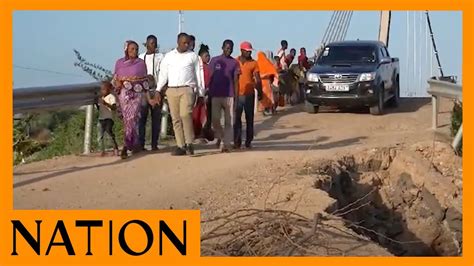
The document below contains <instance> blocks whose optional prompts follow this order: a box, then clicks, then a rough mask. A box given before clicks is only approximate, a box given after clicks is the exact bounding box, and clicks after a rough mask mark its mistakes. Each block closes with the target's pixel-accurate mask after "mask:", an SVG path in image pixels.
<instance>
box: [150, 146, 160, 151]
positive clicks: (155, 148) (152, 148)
mask: <svg viewBox="0 0 474 266" xmlns="http://www.w3.org/2000/svg"><path fill="white" fill-rule="evenodd" d="M159 150H160V149H159V148H158V146H154V147H151V151H159Z"/></svg>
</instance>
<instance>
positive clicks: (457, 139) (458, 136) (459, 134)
mask: <svg viewBox="0 0 474 266" xmlns="http://www.w3.org/2000/svg"><path fill="white" fill-rule="evenodd" d="M461 140H462V124H461V126H459V129H458V132H457V133H456V136H455V137H454V140H453V143H452V146H453V148H454V150H457V149H458V147H459V144H461Z"/></svg>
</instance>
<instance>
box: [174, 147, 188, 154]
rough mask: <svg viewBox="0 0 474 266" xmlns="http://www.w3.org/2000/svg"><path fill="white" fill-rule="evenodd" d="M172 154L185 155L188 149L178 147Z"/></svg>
mask: <svg viewBox="0 0 474 266" xmlns="http://www.w3.org/2000/svg"><path fill="white" fill-rule="evenodd" d="M171 155H173V156H183V155H186V150H185V149H183V148H181V147H178V148H176V150H174V151H173V152H172V153H171Z"/></svg>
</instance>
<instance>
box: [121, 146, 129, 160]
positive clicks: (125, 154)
mask: <svg viewBox="0 0 474 266" xmlns="http://www.w3.org/2000/svg"><path fill="white" fill-rule="evenodd" d="M127 157H128V153H127V148H123V149H122V152H121V153H120V158H122V160H125V159H127Z"/></svg>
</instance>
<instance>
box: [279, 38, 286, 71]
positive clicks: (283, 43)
mask: <svg viewBox="0 0 474 266" xmlns="http://www.w3.org/2000/svg"><path fill="white" fill-rule="evenodd" d="M280 44H281V48H280V50H278V53H277V56H278V57H279V58H280V65H281V69H282V70H288V65H287V64H286V49H288V42H287V41H286V40H283V41H281V43H280Z"/></svg>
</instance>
